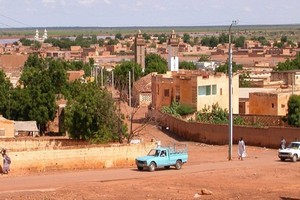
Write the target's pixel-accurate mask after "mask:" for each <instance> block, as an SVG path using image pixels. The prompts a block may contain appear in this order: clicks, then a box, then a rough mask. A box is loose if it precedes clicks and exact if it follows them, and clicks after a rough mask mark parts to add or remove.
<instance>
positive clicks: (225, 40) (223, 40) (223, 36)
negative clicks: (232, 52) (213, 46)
mask: <svg viewBox="0 0 300 200" xmlns="http://www.w3.org/2000/svg"><path fill="white" fill-rule="evenodd" d="M228 42H229V36H228V34H225V33H222V34H221V35H219V43H221V44H224V43H228Z"/></svg>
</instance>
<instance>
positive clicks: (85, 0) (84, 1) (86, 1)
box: [78, 0, 97, 5]
mask: <svg viewBox="0 0 300 200" xmlns="http://www.w3.org/2000/svg"><path fill="white" fill-rule="evenodd" d="M78 3H79V4H81V5H92V4H95V3H97V0H79V1H78Z"/></svg>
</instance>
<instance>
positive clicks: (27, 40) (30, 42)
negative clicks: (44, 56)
mask: <svg viewBox="0 0 300 200" xmlns="http://www.w3.org/2000/svg"><path fill="white" fill-rule="evenodd" d="M19 41H20V42H21V43H22V45H23V46H31V44H32V43H33V41H32V40H29V39H26V38H21V39H20V40H19Z"/></svg>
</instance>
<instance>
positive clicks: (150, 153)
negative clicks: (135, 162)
mask: <svg viewBox="0 0 300 200" xmlns="http://www.w3.org/2000/svg"><path fill="white" fill-rule="evenodd" d="M158 155H159V150H157V149H151V150H150V151H149V153H148V156H158Z"/></svg>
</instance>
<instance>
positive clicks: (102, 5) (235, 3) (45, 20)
mask: <svg viewBox="0 0 300 200" xmlns="http://www.w3.org/2000/svg"><path fill="white" fill-rule="evenodd" d="M299 8H300V1H299V0H284V1H282V0H0V28H19V27H73V26H80V27H88V26H95V27H128V26H134V27H135V26H137V27H138V26H215V25H230V24H231V22H232V21H233V20H236V21H238V24H240V25H265V24H270V25H271V24H300V12H299Z"/></svg>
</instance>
